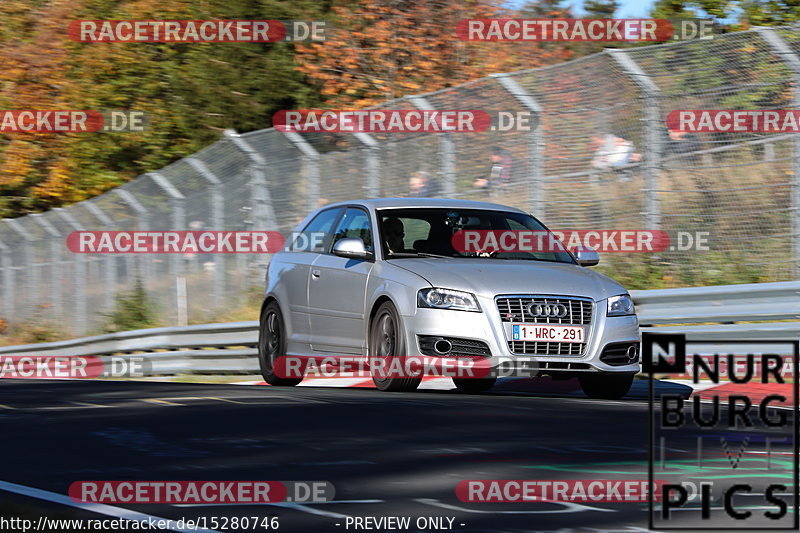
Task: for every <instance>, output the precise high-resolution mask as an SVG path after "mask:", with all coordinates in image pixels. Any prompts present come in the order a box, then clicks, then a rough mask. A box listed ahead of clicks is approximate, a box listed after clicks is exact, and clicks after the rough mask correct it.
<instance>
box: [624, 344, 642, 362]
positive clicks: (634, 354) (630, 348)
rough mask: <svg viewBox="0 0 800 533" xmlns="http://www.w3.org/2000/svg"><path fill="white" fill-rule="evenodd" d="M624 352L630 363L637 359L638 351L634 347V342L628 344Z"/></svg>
mask: <svg viewBox="0 0 800 533" xmlns="http://www.w3.org/2000/svg"><path fill="white" fill-rule="evenodd" d="M626 354H627V355H628V361H630V362H631V363H633V362H635V361H637V360H638V359H639V352H638V350H637V349H636V345H635V344H632V345H631V346H628V351H627V352H626Z"/></svg>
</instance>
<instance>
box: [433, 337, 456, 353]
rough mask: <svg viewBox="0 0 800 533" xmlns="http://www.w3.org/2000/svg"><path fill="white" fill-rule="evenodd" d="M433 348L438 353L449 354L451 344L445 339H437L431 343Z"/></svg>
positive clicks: (451, 347)
mask: <svg viewBox="0 0 800 533" xmlns="http://www.w3.org/2000/svg"><path fill="white" fill-rule="evenodd" d="M433 349H434V350H435V351H436V353H438V354H439V355H446V354H449V353H450V351H451V350H452V349H453V344H452V343H451V342H450V341H449V340H447V339H439V340H438V341H436V342H435V343H433Z"/></svg>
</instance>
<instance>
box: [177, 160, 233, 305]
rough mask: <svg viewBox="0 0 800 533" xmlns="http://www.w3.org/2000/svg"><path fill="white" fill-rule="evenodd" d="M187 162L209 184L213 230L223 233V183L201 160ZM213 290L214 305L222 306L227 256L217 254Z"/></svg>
mask: <svg viewBox="0 0 800 533" xmlns="http://www.w3.org/2000/svg"><path fill="white" fill-rule="evenodd" d="M185 161H186V162H187V163H189V164H190V165H191V166H192V168H194V169H195V170H196V171H197V173H198V174H200V176H202V177H203V178H204V179H205V180H206V181H207V182H208V187H209V192H210V200H209V202H210V206H211V215H210V220H211V229H213V230H214V231H222V230H223V228H224V227H225V197H224V195H223V194H222V182H221V181H220V179H219V178H217V177H216V176H215V175H214V173H213V172H211V170H210V169H209V168H208V167H207V166H206V164H205V163H203V162H202V161H200V160H199V159H195V158H194V157H187V158H186V160H185ZM211 290H212V296H213V297H214V305H215V306H221V305H222V299H223V297H224V296H225V254H217V256H216V257H215V258H214V285H213V288H212V289H211Z"/></svg>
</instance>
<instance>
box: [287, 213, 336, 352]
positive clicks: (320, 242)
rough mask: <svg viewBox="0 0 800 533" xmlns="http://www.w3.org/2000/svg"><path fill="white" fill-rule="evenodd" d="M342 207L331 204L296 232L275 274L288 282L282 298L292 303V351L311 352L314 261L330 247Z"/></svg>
mask: <svg viewBox="0 0 800 533" xmlns="http://www.w3.org/2000/svg"><path fill="white" fill-rule="evenodd" d="M341 212H342V208H331V209H326V210H324V211H321V212H319V213H318V214H317V215H316V216H315V217H314V218H313V219H312V220H311V222H309V223H308V224H307V225H306V227H305V228H303V230H302V231H301V232H300V233H297V234H295V235H293V236H292V237H293V238H292V242H291V244H290V245H289V247H288V251H289V252H290V253H287V254H282V258H283V261H281V265H280V271H279V272H275V275H276V276H278V277H279V278H280V281H281V284H283V285H284V287H283V289H284V291H283V292H284V294H281V295H280V296H279V299H281V300H284V299H285V301H286V303H287V304H288V305H287V307H288V311H289V317H288V319H289V320H288V324H287V327H288V328H289V329H288V331H287V333H288V341H289V346H288V347H287V351H289V352H292V353H294V352H308V351H309V350H310V346H311V324H310V321H309V315H308V312H309V305H308V278H309V275H310V272H311V265H312V264H313V263H314V261H315V260H316V259H317V258H318V257H319V256H320V255H321V254H322V253H323V252H324V251H325V250H326V246H327V244H328V243H330V240H331V238H332V236H333V229H334V224H335V223H336V221H337V220H338V219H339V215H340V214H341Z"/></svg>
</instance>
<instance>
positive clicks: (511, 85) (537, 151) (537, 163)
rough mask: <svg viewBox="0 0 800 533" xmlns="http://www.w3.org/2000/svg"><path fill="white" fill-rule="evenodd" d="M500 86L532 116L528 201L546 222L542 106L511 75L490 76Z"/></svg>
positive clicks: (531, 209) (529, 142) (529, 141)
mask: <svg viewBox="0 0 800 533" xmlns="http://www.w3.org/2000/svg"><path fill="white" fill-rule="evenodd" d="M492 77H494V78H495V79H497V81H498V82H499V83H500V85H502V86H503V88H504V89H505V90H506V91H508V93H509V94H510V95H511V96H513V97H514V98H516V100H517V101H518V102H519V103H520V104H521V105H522V107H524V108H525V109H527V110H528V111H530V112H531V113H532V114H533V117H534V123H533V128H531V130H530V132H528V179H527V181H528V199H529V208H530V211H531V213H533V215H534V216H536V217H537V218H540V219H542V220H546V216H545V215H546V213H545V198H544V137H543V134H542V128H540V127H539V126H540V125H541V121H542V106H540V105H539V102H537V101H536V99H535V98H533V96H531V95H530V94H529V93H527V92H526V91H525V89H523V88H522V86H521V85H520V84H519V83H517V80H515V79H514V78H513V77H511V74H505V73H504V74H492Z"/></svg>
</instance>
